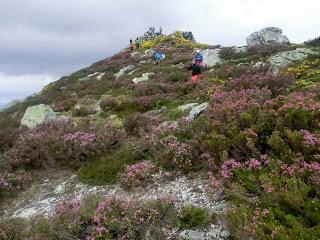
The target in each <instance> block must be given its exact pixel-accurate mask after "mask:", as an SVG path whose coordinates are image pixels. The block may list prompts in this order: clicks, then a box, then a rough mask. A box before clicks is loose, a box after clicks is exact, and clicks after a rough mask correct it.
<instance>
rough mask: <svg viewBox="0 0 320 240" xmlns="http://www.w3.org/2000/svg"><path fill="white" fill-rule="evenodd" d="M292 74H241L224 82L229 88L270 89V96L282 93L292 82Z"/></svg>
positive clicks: (237, 89)
mask: <svg viewBox="0 0 320 240" xmlns="http://www.w3.org/2000/svg"><path fill="white" fill-rule="evenodd" d="M293 81H294V75H292V74H286V73H280V74H271V73H267V74H261V73H260V74H259V73H258V74H253V73H248V74H243V75H241V76H240V77H237V78H233V79H232V80H230V81H227V82H226V86H227V88H228V89H230V90H236V91H239V90H242V89H250V88H254V87H258V88H267V89H269V90H270V91H271V93H272V96H273V97H276V96H278V95H280V94H284V93H286V91H287V88H288V87H289V86H290V85H291V84H292V83H293Z"/></svg>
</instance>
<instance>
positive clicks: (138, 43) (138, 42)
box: [135, 38, 140, 50]
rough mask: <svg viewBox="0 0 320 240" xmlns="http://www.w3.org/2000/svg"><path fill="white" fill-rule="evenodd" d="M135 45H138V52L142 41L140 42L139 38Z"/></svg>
mask: <svg viewBox="0 0 320 240" xmlns="http://www.w3.org/2000/svg"><path fill="white" fill-rule="evenodd" d="M135 43H136V48H137V50H139V48H140V40H139V38H137V39H136V42H135Z"/></svg>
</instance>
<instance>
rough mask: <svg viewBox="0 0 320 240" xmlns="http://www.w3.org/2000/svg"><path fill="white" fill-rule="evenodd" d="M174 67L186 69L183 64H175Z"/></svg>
mask: <svg viewBox="0 0 320 240" xmlns="http://www.w3.org/2000/svg"><path fill="white" fill-rule="evenodd" d="M172 66H173V67H177V68H184V64H183V63H179V64H174V65H172Z"/></svg>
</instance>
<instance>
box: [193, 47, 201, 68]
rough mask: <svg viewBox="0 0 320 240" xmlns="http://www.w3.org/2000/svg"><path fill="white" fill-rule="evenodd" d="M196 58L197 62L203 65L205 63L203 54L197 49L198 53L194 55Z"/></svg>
mask: <svg viewBox="0 0 320 240" xmlns="http://www.w3.org/2000/svg"><path fill="white" fill-rule="evenodd" d="M194 60H195V61H196V64H197V65H199V66H200V67H202V64H203V56H202V54H201V52H200V50H197V51H196V55H195V56H194Z"/></svg>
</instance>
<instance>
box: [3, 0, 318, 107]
mask: <svg viewBox="0 0 320 240" xmlns="http://www.w3.org/2000/svg"><path fill="white" fill-rule="evenodd" d="M319 12H320V1H319V0H304V1H300V0H193V1H191V0H157V1H154V0H132V1H129V0H114V1H111V0H0V105H1V104H3V103H5V102H8V101H9V100H11V99H16V98H21V97H25V96H27V95H31V94H32V93H34V92H36V91H39V90H40V89H41V88H42V87H43V86H44V85H45V84H47V83H48V82H50V81H53V80H56V79H58V78H59V77H61V76H63V75H67V74H70V73H72V72H74V71H75V70H77V69H79V68H81V67H85V66H87V65H90V64H91V63H93V62H96V61H97V60H99V59H103V58H106V57H109V56H111V55H113V54H114V53H116V52H118V51H119V50H121V49H123V48H124V47H126V45H127V44H128V40H129V38H135V37H137V36H140V35H142V34H143V33H144V32H145V31H146V30H147V29H148V27H149V26H155V27H156V28H158V27H159V26H162V28H163V30H164V33H171V32H173V31H174V30H188V31H192V32H193V33H194V35H195V38H196V39H197V41H198V42H203V43H209V44H221V45H224V46H229V45H245V38H246V37H247V36H248V35H249V34H251V33H252V32H254V31H256V30H259V29H261V28H263V27H267V26H277V27H280V28H281V29H282V30H283V32H284V34H285V35H287V36H288V37H289V39H290V40H291V41H292V42H295V43H300V42H303V41H305V40H308V39H311V38H314V37H316V36H318V35H320V17H319Z"/></svg>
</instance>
